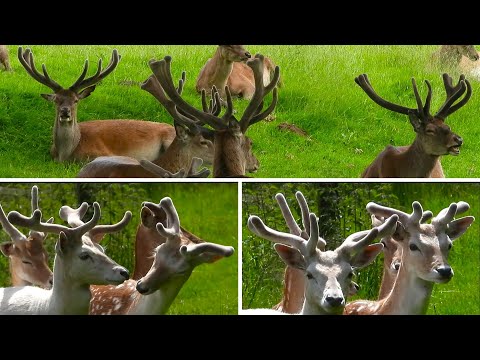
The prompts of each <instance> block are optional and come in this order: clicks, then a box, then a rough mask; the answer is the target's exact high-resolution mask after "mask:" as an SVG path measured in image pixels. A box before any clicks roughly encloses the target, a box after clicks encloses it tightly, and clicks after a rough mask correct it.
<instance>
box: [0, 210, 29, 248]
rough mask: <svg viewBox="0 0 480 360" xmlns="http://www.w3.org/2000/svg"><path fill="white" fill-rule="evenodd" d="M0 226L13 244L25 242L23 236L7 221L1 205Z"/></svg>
mask: <svg viewBox="0 0 480 360" xmlns="http://www.w3.org/2000/svg"><path fill="white" fill-rule="evenodd" d="M0 224H2V227H3V230H5V232H6V233H7V234H8V236H10V238H11V239H12V241H13V242H18V241H26V240H27V238H26V236H25V235H23V234H22V233H21V232H20V231H19V230H18V229H17V228H16V227H15V226H13V224H12V223H11V222H10V221H8V219H7V216H6V215H5V212H4V211H3V208H2V205H0Z"/></svg>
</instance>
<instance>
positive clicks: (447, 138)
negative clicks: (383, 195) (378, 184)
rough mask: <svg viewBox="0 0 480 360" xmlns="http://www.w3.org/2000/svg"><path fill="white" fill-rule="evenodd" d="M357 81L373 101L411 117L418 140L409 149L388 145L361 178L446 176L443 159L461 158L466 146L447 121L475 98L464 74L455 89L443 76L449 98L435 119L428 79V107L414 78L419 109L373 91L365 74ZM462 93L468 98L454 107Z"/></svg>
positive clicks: (413, 83)
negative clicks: (448, 157) (393, 100)
mask: <svg viewBox="0 0 480 360" xmlns="http://www.w3.org/2000/svg"><path fill="white" fill-rule="evenodd" d="M355 82H356V83H357V84H358V85H359V86H360V87H361V88H362V90H363V91H365V93H366V94H367V95H368V96H369V97H370V99H372V100H373V101H374V102H375V103H377V104H378V105H380V106H381V107H384V108H385V109H387V110H390V111H393V112H397V113H400V114H404V115H408V117H409V119H410V123H411V124H412V126H413V129H414V130H415V132H416V137H415V140H414V141H413V143H412V144H411V145H409V146H399V147H395V146H392V145H388V146H387V147H386V148H385V150H383V151H382V152H381V153H380V154H379V155H378V156H377V158H376V159H375V160H374V161H373V163H371V164H370V165H369V166H368V168H367V169H366V170H365V171H364V172H363V174H362V177H364V178H373V177H380V178H386V177H401V178H409V177H416V178H426V177H437V178H443V177H445V176H444V174H443V169H442V165H441V164H440V156H442V155H448V154H450V155H455V156H456V155H458V154H459V153H460V146H462V144H463V139H462V138H461V137H460V136H458V135H457V134H455V133H454V132H452V131H451V129H450V127H449V126H448V125H446V124H445V119H446V118H447V116H449V115H451V114H453V113H454V112H455V111H457V110H458V109H460V108H461V107H462V106H464V105H465V104H466V103H467V102H468V100H469V99H470V97H471V96H472V87H471V86H470V83H469V82H468V80H466V79H465V77H464V76H463V75H461V76H460V80H459V82H458V84H457V85H456V86H453V84H452V78H451V77H450V76H448V74H443V83H444V86H445V91H446V93H447V98H446V100H445V102H444V103H443V105H442V106H441V107H440V110H438V112H437V113H436V114H435V115H433V116H432V115H431V114H430V101H431V99H432V87H431V86H430V83H429V82H428V81H427V80H425V83H426V84H427V87H428V94H427V98H426V100H425V104H422V100H421V99H420V95H419V93H418V89H417V85H416V83H415V79H413V78H412V85H413V92H414V94H415V99H416V101H417V108H416V109H415V108H408V107H405V106H401V105H397V104H394V103H391V102H389V101H387V100H385V99H383V98H381V97H380V96H379V95H377V93H376V92H375V90H373V87H372V85H371V84H370V81H369V80H368V77H367V75H366V74H363V75H360V76H358V77H357V78H355ZM465 92H466V93H465ZM463 94H465V96H464V97H463V98H462V99H461V100H460V101H459V102H458V103H456V104H454V103H455V102H456V101H457V100H458V99H459V98H460V97H461V96H462V95H463Z"/></svg>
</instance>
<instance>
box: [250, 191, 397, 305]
mask: <svg viewBox="0 0 480 360" xmlns="http://www.w3.org/2000/svg"><path fill="white" fill-rule="evenodd" d="M302 196H303V195H302ZM275 197H276V199H277V202H278V203H279V205H280V208H281V209H282V212H283V213H285V212H286V211H289V209H288V206H285V204H286V200H285V198H284V196H283V194H277V195H276V196H275ZM397 220H398V216H397V215H393V216H391V217H390V218H389V219H388V220H387V221H386V222H385V223H384V224H383V225H382V226H381V227H380V228H373V229H371V230H368V231H360V232H357V233H354V234H352V235H350V236H349V237H348V238H347V239H346V240H345V241H344V242H343V243H342V244H341V245H340V246H339V247H338V248H336V249H335V250H333V251H332V250H329V251H321V250H320V249H318V247H317V244H318V242H319V239H320V237H319V229H318V222H317V217H316V215H315V214H314V213H310V214H309V224H310V236H309V238H308V241H306V240H305V239H303V238H302V237H301V236H298V235H295V234H289V233H284V232H279V231H276V230H273V229H271V228H269V227H268V226H266V225H265V224H264V223H263V221H262V220H261V219H260V218H259V217H258V216H250V217H249V219H248V228H249V229H250V231H252V232H253V233H254V234H256V235H257V236H259V237H261V238H263V239H266V240H269V241H272V242H274V243H275V250H276V251H277V253H278V255H279V256H280V257H281V259H282V260H283V261H284V262H285V263H286V264H287V265H289V266H291V267H294V268H296V269H299V270H302V271H303V272H304V273H305V276H306V277H307V285H306V289H305V300H304V304H303V308H302V311H301V312H300V314H301V315H326V314H342V312H343V309H344V307H345V303H346V295H348V292H349V289H350V285H351V280H352V277H353V271H354V269H355V268H362V267H365V266H367V265H368V264H370V263H371V262H372V261H373V260H374V259H375V257H376V256H377V255H378V254H379V253H380V252H381V251H382V249H383V244H381V243H378V244H371V242H372V241H373V240H374V239H375V238H377V237H379V236H386V234H388V233H392V234H393V232H394V231H395V227H396V223H397ZM242 314H285V313H281V312H278V311H276V310H271V309H252V310H243V311H242Z"/></svg>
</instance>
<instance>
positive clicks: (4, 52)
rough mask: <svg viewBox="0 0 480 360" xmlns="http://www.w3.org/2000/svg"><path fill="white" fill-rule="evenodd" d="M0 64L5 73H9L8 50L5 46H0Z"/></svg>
mask: <svg viewBox="0 0 480 360" xmlns="http://www.w3.org/2000/svg"><path fill="white" fill-rule="evenodd" d="M0 64H2V65H3V67H4V68H5V70H6V71H11V70H12V68H11V67H10V58H9V56H8V49H7V46H6V45H0Z"/></svg>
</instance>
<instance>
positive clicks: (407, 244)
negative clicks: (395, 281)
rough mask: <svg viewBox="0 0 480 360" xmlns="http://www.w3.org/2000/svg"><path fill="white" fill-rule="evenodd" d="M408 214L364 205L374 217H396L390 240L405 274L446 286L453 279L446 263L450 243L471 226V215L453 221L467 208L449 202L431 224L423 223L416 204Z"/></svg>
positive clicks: (421, 211)
mask: <svg viewBox="0 0 480 360" xmlns="http://www.w3.org/2000/svg"><path fill="white" fill-rule="evenodd" d="M412 208H413V212H412V214H407V213H404V212H403V211H400V210H396V209H393V208H389V207H385V206H381V205H378V204H375V203H373V202H371V203H368V204H367V211H368V212H370V213H371V214H374V215H376V216H392V215H397V216H398V219H399V223H398V224H397V228H396V231H395V233H394V234H393V236H392V237H393V239H394V240H395V241H396V242H397V244H398V246H399V247H401V249H402V263H408V264H409V266H408V267H405V270H406V271H409V272H414V273H415V275H416V276H417V277H419V278H420V279H423V280H425V281H429V282H434V283H446V282H448V281H450V279H451V278H452V276H453V270H452V268H451V267H450V265H449V264H448V254H449V252H450V249H451V247H452V242H453V240H455V239H457V238H459V237H460V236H461V235H462V234H463V233H464V232H465V231H466V230H467V229H468V228H469V227H470V225H471V224H472V223H473V221H474V220H475V218H474V217H473V216H466V217H463V218H460V219H457V220H454V217H455V215H456V214H460V213H463V212H465V211H467V210H468V209H469V205H468V204H467V203H465V202H459V203H452V204H451V205H450V206H449V207H448V208H446V209H443V210H442V211H441V212H440V213H439V214H438V215H437V216H436V217H435V218H433V219H432V223H431V224H425V223H423V222H424V221H425V219H424V218H423V209H422V206H421V205H420V203H419V202H418V201H414V202H413V204H412Z"/></svg>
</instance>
